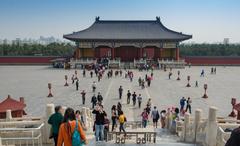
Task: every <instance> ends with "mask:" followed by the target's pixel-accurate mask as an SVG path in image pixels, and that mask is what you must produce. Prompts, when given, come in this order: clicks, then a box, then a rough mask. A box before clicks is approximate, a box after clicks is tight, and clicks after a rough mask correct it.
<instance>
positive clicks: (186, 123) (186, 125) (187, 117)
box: [183, 113, 190, 142]
mask: <svg viewBox="0 0 240 146" xmlns="http://www.w3.org/2000/svg"><path fill="white" fill-rule="evenodd" d="M189 127H190V114H189V113H186V114H185V116H184V128H183V141H184V142H186V141H187V139H186V138H187V137H188V133H189Z"/></svg>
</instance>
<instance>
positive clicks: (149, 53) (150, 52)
mask: <svg viewBox="0 0 240 146" xmlns="http://www.w3.org/2000/svg"><path fill="white" fill-rule="evenodd" d="M143 56H144V57H147V58H154V48H144V49H143Z"/></svg>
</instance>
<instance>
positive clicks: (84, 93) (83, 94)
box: [81, 90, 86, 105]
mask: <svg viewBox="0 0 240 146" xmlns="http://www.w3.org/2000/svg"><path fill="white" fill-rule="evenodd" d="M81 95H82V104H83V105H85V100H86V92H85V90H83V91H82V92H81Z"/></svg>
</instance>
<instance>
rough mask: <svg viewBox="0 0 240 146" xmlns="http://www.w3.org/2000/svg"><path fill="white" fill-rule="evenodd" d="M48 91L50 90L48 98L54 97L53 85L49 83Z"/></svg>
mask: <svg viewBox="0 0 240 146" xmlns="http://www.w3.org/2000/svg"><path fill="white" fill-rule="evenodd" d="M48 90H49V94H48V96H47V97H53V94H52V84H51V83H48Z"/></svg>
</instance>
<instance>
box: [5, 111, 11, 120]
mask: <svg viewBox="0 0 240 146" xmlns="http://www.w3.org/2000/svg"><path fill="white" fill-rule="evenodd" d="M11 120H12V111H11V110H7V111H6V121H11Z"/></svg>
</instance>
